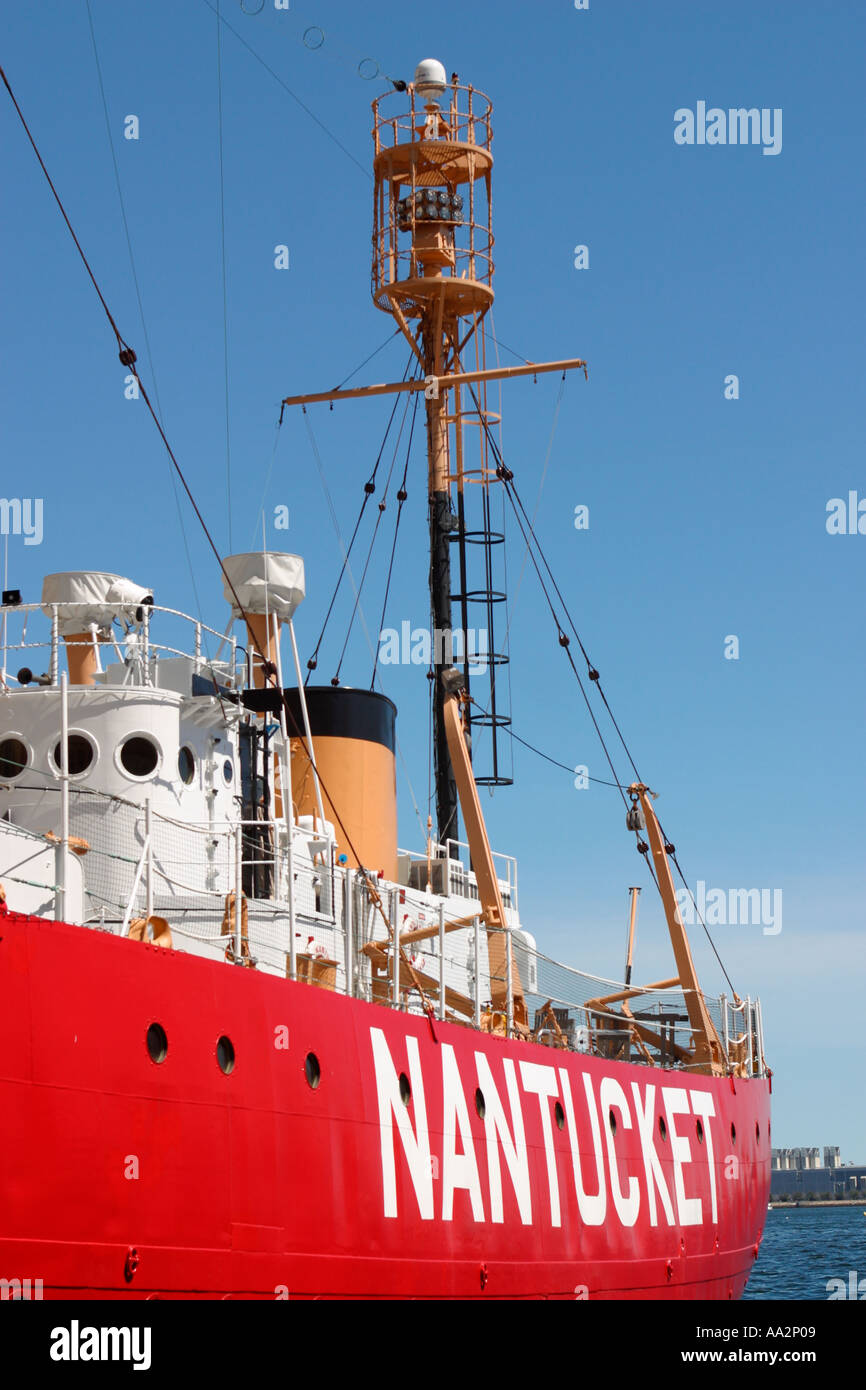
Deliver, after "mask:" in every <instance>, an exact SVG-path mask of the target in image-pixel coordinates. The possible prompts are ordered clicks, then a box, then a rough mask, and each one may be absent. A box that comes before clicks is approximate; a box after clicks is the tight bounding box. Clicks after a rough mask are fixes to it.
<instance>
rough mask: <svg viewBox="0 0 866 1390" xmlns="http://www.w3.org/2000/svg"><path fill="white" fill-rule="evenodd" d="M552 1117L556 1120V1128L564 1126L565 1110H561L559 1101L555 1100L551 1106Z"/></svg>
mask: <svg viewBox="0 0 866 1390" xmlns="http://www.w3.org/2000/svg"><path fill="white" fill-rule="evenodd" d="M553 1118H554V1119H555V1120H556V1128H557V1129H564V1128H565V1111H564V1110H563V1108H562V1106H561V1105H560V1103H559V1101H557V1102H556V1104H555V1105H554V1107H553Z"/></svg>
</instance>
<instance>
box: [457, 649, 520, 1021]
mask: <svg viewBox="0 0 866 1390" xmlns="http://www.w3.org/2000/svg"><path fill="white" fill-rule="evenodd" d="M442 685H443V689H444V701H443V711H444V721H445V735H446V738H447V740H448V753H449V755H450V757H451V767H452V770H453V772H454V780H455V782H456V784H457V795H458V797H459V798H460V809H461V810H462V812H463V819H464V821H465V823H466V838H467V840H468V841H469V852H470V854H471V856H472V869H473V872H474V874H475V879H476V882H477V883H478V897H479V899H480V902H481V908H482V916H483V918H484V925H485V926H486V928H487V955H488V959H489V961H490V993H491V998H492V1002H493V1008H494V1010H500V1011H502V1012H505V1011H506V1008H507V1002H508V1000H507V993H508V991H507V983H506V981H507V967H508V952H509V950H510V948H511V938H510V936H509V935H508V933H507V932H505V931H503V928H504V927H505V911H504V909H503V906H502V895H501V894H500V892H499V880H498V879H497V877H496V869H495V867H494V864H493V854H492V852H491V849H490V841H489V839H488V838H487V827H486V825H485V824H484V815H483V813H482V810H481V802H480V801H479V799H478V788H477V787H476V785H475V778H474V776H473V775H472V763H471V761H470V758H469V749H468V748H467V746H466V731H465V729H464V727H463V714H462V711H461V699H460V697H461V694H462V686H461V676H460V672H459V671H456V670H455V669H454V667H453V666H452V667H450V668H449V669H448V670H446V671H443V672H442ZM511 993H512V999H513V1009H514V1023H515V1027H516V1028H517V1029H518V1030H520V1031H524V1030H526V1029H527V1026H528V1020H527V1013H526V1000H525V999H524V997H523V985H522V984H521V981H520V972H519V970H518V968H517V962H516V961H515V959H514V953H513V952H512V955H511Z"/></svg>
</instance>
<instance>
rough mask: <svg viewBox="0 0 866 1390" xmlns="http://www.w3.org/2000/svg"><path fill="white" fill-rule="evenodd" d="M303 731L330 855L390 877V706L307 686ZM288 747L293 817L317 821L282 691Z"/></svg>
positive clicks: (295, 714)
mask: <svg viewBox="0 0 866 1390" xmlns="http://www.w3.org/2000/svg"><path fill="white" fill-rule="evenodd" d="M306 700H307V710H308V713H309V718H310V732H311V734H312V736H313V747H314V750H315V755H316V767H317V768H318V771H319V775H320V781H321V788H322V798H323V801H324V811H325V816H326V818H327V819H328V820H329V821H331V822H332V824H333V826H334V831H335V834H336V840H337V852H338V854H345V856H346V860H347V862H348V864H349V866H350V867H351V868H357V867H359V866H363V867H364V868H365V869H366V870H367V871H368V872H371V873H374V874H376V873H378V872H379V870H380V869H381V870H382V871H383V873H384V874H385V877H386V878H389V879H391V880H392V881H393V880H395V879H396V877H397V773H396V767H395V761H394V750H395V746H396V733H395V721H396V718H397V710H396V707H395V706H394V705H393V704H392V702H391V701H390V700H389V699H388V698H387V696H385V695H380V694H379V693H378V691H374V690H353V689H351V688H350V687H348V686H331V685H311V686H307V690H306ZM286 714H287V716H288V726H289V736H290V738H291V744H292V797H293V799H294V802H295V806H296V807H297V811H298V814H299V815H301V816H305V815H309V816H313V817H315V818H316V819H318V800H317V794H316V778H315V774H314V770H313V767H312V765H311V763H310V758H309V753H308V751H307V740H306V735H305V733H304V720H303V712H302V710H301V702H300V697H299V694H298V691H297V690H287V691H286Z"/></svg>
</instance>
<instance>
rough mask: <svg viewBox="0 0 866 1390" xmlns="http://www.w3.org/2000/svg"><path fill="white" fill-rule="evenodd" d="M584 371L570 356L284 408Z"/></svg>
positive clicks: (287, 401) (290, 399)
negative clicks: (550, 373) (473, 382)
mask: <svg viewBox="0 0 866 1390" xmlns="http://www.w3.org/2000/svg"><path fill="white" fill-rule="evenodd" d="M576 368H581V369H582V370H583V373H584V375H586V370H587V366H586V363H585V362H584V361H583V359H582V358H580V357H567V358H565V359H564V360H563V361H562V362H529V363H527V365H526V366H525V367H488V368H485V370H483V371H480V370H479V371H475V372H455V373H454V374H453V375H452V376H427V377H421V378H418V379H416V380H414V381H387V382H381V383H379V384H377V385H375V386H357V387H355V388H353V389H352V390H350V391H316V392H314V393H313V394H312V395H308V396H286V397H285V398H284V400H283V405H315V404H316V402H317V401H348V400H351V399H352V398H353V397H356V396H388V395H393V394H399V393H400V392H402V391H426V390H428V389H430V388H431V387H432V388H433V390H434V391H435V392H436V393H438V392H439V391H447V390H449V389H450V388H451V387H452V386H460V385H462V384H463V383H464V382H467V381H503V380H507V379H508V378H509V377H515V376H536V375H537V374H538V373H539V372H571V371H574V370H575V369H576Z"/></svg>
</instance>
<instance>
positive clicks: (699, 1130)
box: [695, 1120, 704, 1144]
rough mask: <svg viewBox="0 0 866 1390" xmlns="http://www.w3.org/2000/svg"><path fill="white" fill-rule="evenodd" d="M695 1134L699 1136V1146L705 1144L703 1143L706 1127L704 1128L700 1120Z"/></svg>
mask: <svg viewBox="0 0 866 1390" xmlns="http://www.w3.org/2000/svg"><path fill="white" fill-rule="evenodd" d="M695 1132H696V1133H697V1136H698V1143H699V1144H703V1142H704V1127H703V1125H702V1124H701V1122H700V1120H698V1122H697V1124H696V1125H695Z"/></svg>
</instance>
